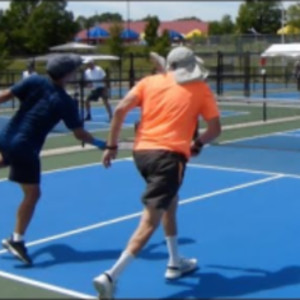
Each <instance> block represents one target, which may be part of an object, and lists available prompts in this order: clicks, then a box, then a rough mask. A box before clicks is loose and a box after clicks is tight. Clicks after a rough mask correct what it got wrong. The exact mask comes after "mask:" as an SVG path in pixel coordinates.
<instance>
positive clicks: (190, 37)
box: [184, 29, 203, 39]
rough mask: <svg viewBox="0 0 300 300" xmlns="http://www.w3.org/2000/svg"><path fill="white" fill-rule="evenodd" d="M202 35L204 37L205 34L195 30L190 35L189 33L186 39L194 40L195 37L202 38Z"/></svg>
mask: <svg viewBox="0 0 300 300" xmlns="http://www.w3.org/2000/svg"><path fill="white" fill-rule="evenodd" d="M202 35H203V33H202V31H201V30H199V29H194V30H192V31H190V32H189V33H187V34H186V35H185V36H184V37H185V38H186V39H193V38H195V37H200V36H202Z"/></svg>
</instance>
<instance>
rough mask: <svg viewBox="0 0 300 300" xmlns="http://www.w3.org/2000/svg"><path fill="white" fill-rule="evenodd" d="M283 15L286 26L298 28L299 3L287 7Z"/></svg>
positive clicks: (299, 16) (299, 25)
mask: <svg viewBox="0 0 300 300" xmlns="http://www.w3.org/2000/svg"><path fill="white" fill-rule="evenodd" d="M285 15H286V21H287V24H288V25H291V26H293V27H296V28H300V3H296V4H294V5H291V6H289V7H288V9H287V11H286V14H285Z"/></svg>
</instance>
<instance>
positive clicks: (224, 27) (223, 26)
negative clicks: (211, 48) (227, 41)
mask: <svg viewBox="0 0 300 300" xmlns="http://www.w3.org/2000/svg"><path fill="white" fill-rule="evenodd" d="M234 31H235V24H234V23H233V21H232V20H231V16H230V15H224V16H223V17H222V20H221V21H212V22H210V23H209V29H208V33H209V34H210V35H222V34H232V33H234Z"/></svg>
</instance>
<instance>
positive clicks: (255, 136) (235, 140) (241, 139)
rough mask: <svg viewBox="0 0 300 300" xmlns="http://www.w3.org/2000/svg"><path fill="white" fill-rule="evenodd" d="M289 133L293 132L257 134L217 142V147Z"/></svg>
mask: <svg viewBox="0 0 300 300" xmlns="http://www.w3.org/2000/svg"><path fill="white" fill-rule="evenodd" d="M295 130H298V129H295ZM290 131H293V129H289V130H283V131H274V132H271V133H265V134H258V135H254V136H250V137H245V138H238V139H232V140H225V141H223V142H219V143H218V145H219V146H222V145H224V144H229V143H233V142H241V141H247V140H254V139H258V138H264V137H268V136H272V135H278V134H281V133H285V132H290Z"/></svg>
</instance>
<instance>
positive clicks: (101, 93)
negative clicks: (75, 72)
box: [84, 59, 113, 121]
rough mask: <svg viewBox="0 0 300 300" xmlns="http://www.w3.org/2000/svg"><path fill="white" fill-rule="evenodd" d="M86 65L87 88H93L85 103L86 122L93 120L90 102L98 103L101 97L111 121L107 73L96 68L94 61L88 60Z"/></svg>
mask: <svg viewBox="0 0 300 300" xmlns="http://www.w3.org/2000/svg"><path fill="white" fill-rule="evenodd" d="M85 63H86V64H87V69H86V70H85V73H84V77H85V80H86V82H87V86H88V87H90V88H91V90H90V92H89V94H88V96H87V98H86V101H85V107H86V111H87V115H86V118H85V120H87V121H89V120H91V119H92V115H91V103H90V102H91V101H98V99H99V98H100V97H101V98H102V101H103V104H104V106H105V109H106V111H107V113H108V118H109V121H111V119H112V115H113V113H112V108H111V106H110V104H109V102H108V93H107V89H106V85H105V82H104V78H105V77H106V73H105V71H104V70H103V69H102V68H101V67H99V66H96V65H95V62H94V61H93V60H92V59H88V60H86V61H85Z"/></svg>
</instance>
